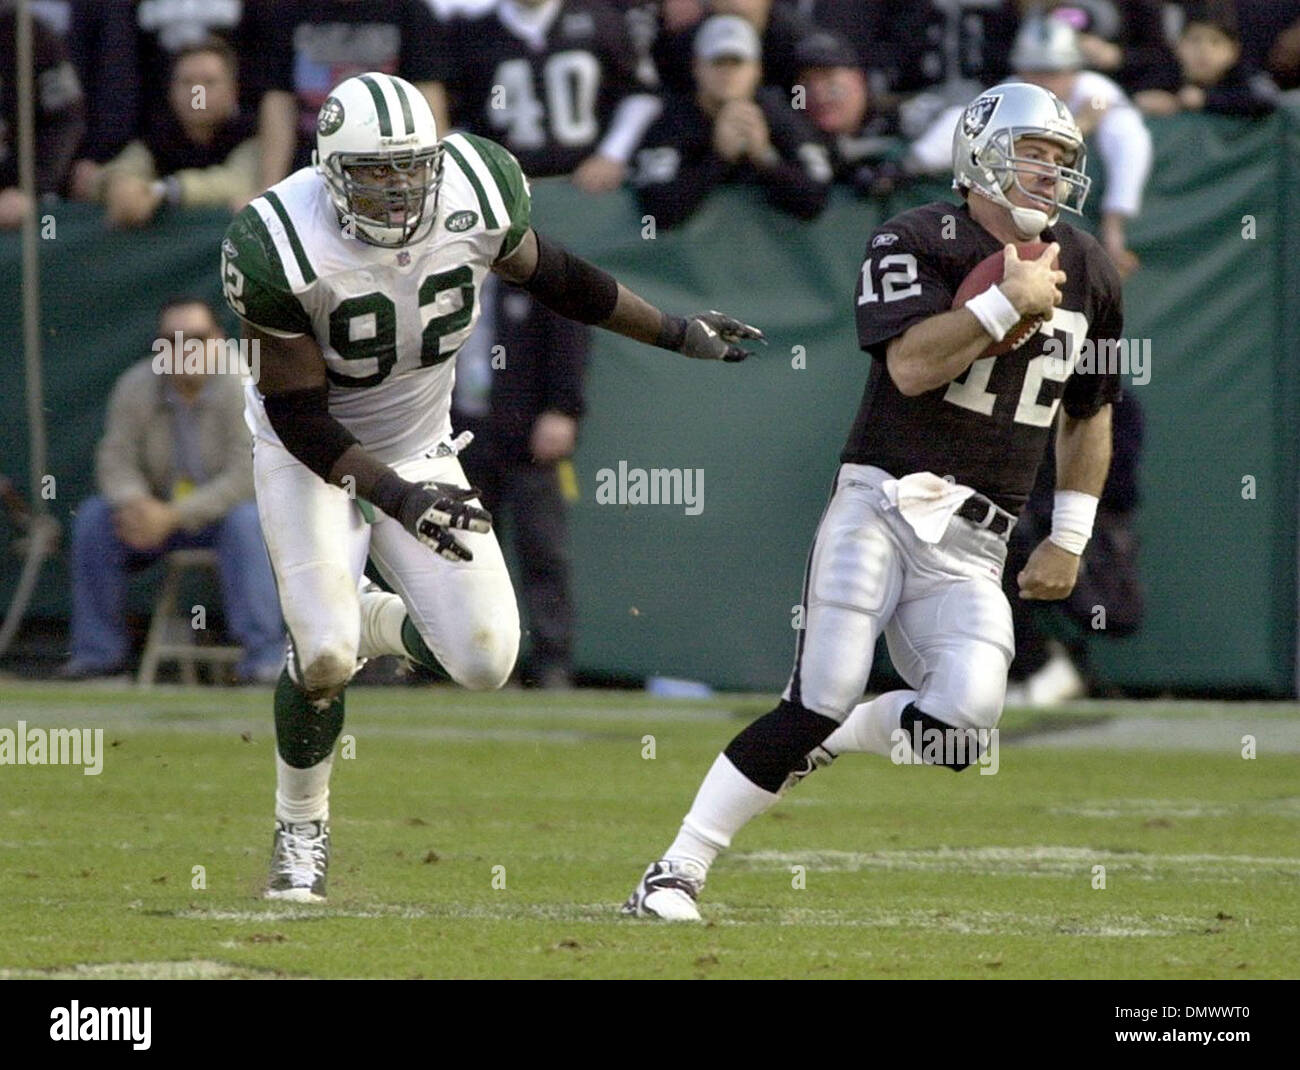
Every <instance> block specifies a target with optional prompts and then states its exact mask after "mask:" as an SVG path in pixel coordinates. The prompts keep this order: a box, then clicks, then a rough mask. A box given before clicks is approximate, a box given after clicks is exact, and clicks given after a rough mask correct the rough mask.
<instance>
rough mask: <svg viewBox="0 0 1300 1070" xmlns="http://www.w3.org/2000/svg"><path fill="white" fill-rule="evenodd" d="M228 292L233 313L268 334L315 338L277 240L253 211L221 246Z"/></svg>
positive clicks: (230, 230) (246, 212)
mask: <svg viewBox="0 0 1300 1070" xmlns="http://www.w3.org/2000/svg"><path fill="white" fill-rule="evenodd" d="M221 276H222V290H223V293H224V296H225V298H226V303H227V304H228V305H229V306H230V308H231V310H232V311H233V312H234V313H235V314H236V315H237V316H239V317H240V319H243V320H246V321H247V322H248V323H251V324H253V326H255V327H260V328H262V329H263V330H265V331H267V332H268V333H272V334H275V333H282V334H291V335H294V334H310V333H311V330H312V323H311V317H310V316H309V315H308V314H307V310H306V309H305V308H303V306H302V302H301V301H299V300H298V298H297V297H296V296H295V295H294V293H293V288H292V286H291V285H290V283H289V280H288V278H287V277H286V275H285V271H284V265H283V264H282V263H281V260H280V254H279V251H278V250H277V249H276V246H275V240H274V238H272V236H271V232H270V230H268V229H267V226H266V223H265V222H264V221H263V220H262V217H261V216H260V215H259V214H258V212H257V209H256V207H255V206H253V205H249V206H248V207H246V208H245V209H244V210H243V211H242V212H240V213H239V215H237V216H236V217H235V218H234V220H233V221H232V222H231V224H230V226H229V227H228V228H227V230H226V237H225V240H224V241H223V242H222V243H221Z"/></svg>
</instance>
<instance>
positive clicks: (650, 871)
mask: <svg viewBox="0 0 1300 1070" xmlns="http://www.w3.org/2000/svg"><path fill="white" fill-rule="evenodd" d="M705 877H706V873H705V870H704V867H702V866H700V865H698V864H697V863H695V862H673V861H669V860H668V859H667V858H664V859H660V860H659V861H658V862H651V863H650V865H649V867H647V869H646V871H645V874H644V875H643V876H642V877H641V881H640V883H639V884H638V885H637V886H636V888H635V890H634V891H633V892H632V894H631V895H630V896H628V899H627V902H626V903H624V904H623V906H622V909H621V910H620V913H622V914H626V915H628V916H629V917H634V918H659V919H661V920H663V921H699V920H700V909H699V907H698V906H696V902H695V901H696V900H697V899H698V898H699V896H700V892H701V891H702V890H703V888H704V881H705Z"/></svg>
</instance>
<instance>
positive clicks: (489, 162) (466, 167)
mask: <svg viewBox="0 0 1300 1070" xmlns="http://www.w3.org/2000/svg"><path fill="white" fill-rule="evenodd" d="M442 145H443V148H444V149H445V150H446V154H447V156H448V157H450V158H451V162H452V164H453V165H454V166H455V167H456V168H457V169H458V170H459V171H460V172H461V173H462V174H463V175H464V176H465V178H466V180H467V181H468V182H469V184H470V186H471V187H472V188H473V190H474V195H475V197H476V198H477V200H478V208H479V212H480V213H481V215H482V217H483V225H484V227H485V228H486V229H487V230H489V231H502V232H504V237H503V240H502V243H501V249H500V251H499V252H498V254H497V258H498V259H500V258H501V257H506V256H509V255H510V254H511V253H513V252H514V251H515V247H516V246H518V244H519V243H520V242H521V241H523V237H524V235H525V234H526V233H527V232H528V227H529V222H530V218H531V213H532V191H531V190H530V189H529V187H528V179H527V178H526V177H524V172H523V170H522V168H520V166H519V161H518V160H516V159H515V158H514V156H513V155H511V153H510V152H509V151H508V150H506V149H504V148H502V147H501V146H500V145H498V144H497V143H496V142H495V141H489V140H488V139H487V138H485V137H479V136H477V135H476V134H448V135H447V136H446V137H445V138H443V139H442ZM444 166H445V164H444Z"/></svg>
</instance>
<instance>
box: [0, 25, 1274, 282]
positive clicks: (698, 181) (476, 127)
mask: <svg viewBox="0 0 1300 1070" xmlns="http://www.w3.org/2000/svg"><path fill="white" fill-rule="evenodd" d="M13 8H14V3H13V0H0V68H3V69H6V70H8V69H12V63H13V47H14V44H13V37H14V29H13V19H14V14H13ZM32 8H33V10H34V12H35V13H36V15H37V17H38V20H39V26H38V32H37V38H36V65H37V75H38V77H37V97H38V111H39V121H38V140H39V150H38V153H37V187H38V191H39V193H40V195H42V196H54V195H61V196H64V197H68V198H72V199H76V200H88V201H95V200H98V201H101V202H103V203H104V204H105V206H106V209H107V211H108V213H109V216H110V218H111V219H112V220H113V221H114V222H115V223H118V224H122V225H138V224H141V223H144V222H147V221H148V220H149V219H151V218H152V217H153V215H154V214H155V213H156V212H157V211H158V210H159V209H160V208H162V207H163V206H164V205H166V204H169V203H170V204H187V205H192V204H205V205H210V204H219V205H225V206H228V207H231V208H237V207H238V206H239V205H241V204H243V203H246V202H247V200H248V199H250V198H251V197H252V196H253V195H255V194H256V193H257V192H258V191H259V190H261V189H264V188H266V187H267V186H268V185H271V184H273V183H274V182H276V181H278V180H279V179H280V178H283V177H284V176H285V175H286V174H288V173H289V171H291V170H293V169H295V168H298V167H301V166H304V165H306V164H308V163H309V162H310V156H311V149H312V135H313V130H314V121H315V115H316V112H317V110H318V109H319V107H320V105H321V103H322V102H323V100H324V97H325V94H326V93H327V92H328V90H329V88H330V86H332V85H334V84H337V83H338V82H339V81H341V80H342V79H343V78H345V77H347V76H349V75H351V74H355V73H360V72H362V71H365V70H368V69H373V70H383V71H387V72H389V73H394V74H400V75H401V76H403V77H405V78H407V79H408V80H409V81H411V82H414V83H415V84H417V85H419V86H420V88H421V89H422V90H423V91H424V92H425V93H426V95H427V96H428V98H429V100H430V103H431V105H432V106H433V109H434V114H435V116H436V117H437V118H438V120H439V122H440V125H441V128H442V129H444V130H446V129H448V128H449V127H450V126H453V125H454V126H455V127H457V128H463V129H468V130H471V131H473V132H476V133H481V134H484V135H485V136H489V137H493V138H494V139H495V140H498V141H501V142H502V143H504V144H506V145H507V146H508V147H509V148H511V149H512V150H513V151H514V152H515V154H516V155H517V156H518V157H519V158H520V161H521V163H522V164H523V166H524V169H525V171H526V172H527V173H529V174H531V175H533V176H537V177H541V176H544V175H570V176H572V179H573V181H574V182H575V183H577V184H578V185H579V186H581V187H582V188H583V189H584V190H586V191H588V192H592V193H596V192H601V191H605V190H609V189H613V188H616V187H618V186H620V185H622V184H624V183H630V184H631V185H633V186H634V187H635V188H636V189H637V191H638V193H639V195H640V196H641V198H642V199H643V200H644V202H645V204H646V207H647V210H651V211H653V212H654V214H655V215H656V218H657V219H659V220H660V222H661V223H662V224H663V225H669V226H671V225H672V224H673V223H675V222H678V221H680V220H681V219H683V218H685V217H686V216H688V215H689V214H690V212H691V211H692V210H693V208H694V207H695V205H696V204H698V202H699V201H700V200H701V199H702V198H703V197H704V196H705V194H706V193H707V191H708V189H709V188H711V187H712V186H713V185H715V184H717V183H719V182H751V183H755V184H757V185H759V186H761V187H762V188H763V189H764V190H765V192H766V194H767V196H768V198H769V199H770V200H771V201H772V202H773V203H774V204H776V205H777V206H779V207H781V208H783V209H784V210H786V211H788V212H790V213H791V214H793V215H795V216H798V217H800V218H807V217H809V216H812V215H815V214H816V213H817V212H818V211H819V209H820V207H821V205H822V204H823V203H824V200H825V192H826V186H827V185H828V184H829V183H831V182H841V183H845V184H848V185H851V186H853V187H854V188H856V189H859V190H861V191H864V192H880V191H885V190H888V189H891V188H893V186H894V185H896V184H897V183H898V182H900V181H904V180H906V178H907V177H908V176H910V175H912V174H917V173H926V172H940V171H942V170H943V169H944V168H945V167H946V161H945V160H943V155H944V152H945V151H946V148H945V146H946V141H947V135H949V134H950V133H951V130H950V129H949V126H950V122H949V120H950V114H951V113H950V109H951V108H952V107H953V106H955V105H959V104H961V103H964V102H966V101H969V100H970V99H971V97H972V96H973V95H975V93H977V92H978V91H979V90H980V89H982V88H984V87H986V86H988V85H991V84H993V83H996V82H998V81H1001V80H1004V79H1006V78H1008V77H1017V76H1019V77H1027V78H1031V79H1033V80H1037V81H1040V82H1041V83H1043V84H1047V85H1049V86H1050V87H1052V88H1055V89H1057V90H1058V92H1059V91H1064V92H1065V93H1066V94H1067V95H1068V96H1070V97H1071V98H1072V100H1073V103H1074V104H1075V106H1076V109H1077V110H1078V112H1079V118H1080V121H1081V123H1082V124H1083V125H1084V126H1085V128H1086V129H1088V130H1092V129H1093V128H1095V127H1096V126H1098V125H1099V124H1100V123H1101V122H1103V121H1104V120H1105V118H1106V116H1107V114H1108V113H1110V112H1116V113H1119V112H1124V111H1126V110H1128V109H1130V108H1131V109H1133V111H1132V114H1133V115H1137V114H1139V113H1144V114H1146V115H1168V114H1172V113H1174V112H1178V111H1202V110H1203V111H1207V112H1216V113H1221V114H1228V115H1243V116H1258V115H1263V114H1266V113H1267V112H1268V111H1270V110H1271V109H1272V107H1273V105H1274V102H1275V100H1276V98H1277V96H1278V94H1279V92H1280V91H1284V90H1287V89H1293V88H1295V87H1296V86H1297V85H1300V0H1194V2H1187V3H1166V2H1161V0H1076V2H1073V3H1054V2H1050V0H1001V2H998V0H35V2H33V3H32ZM14 96H15V94H14V88H13V82H12V80H8V79H5V80H0V98H3V99H2V100H0V227H3V226H11V227H12V226H15V225H16V224H17V221H18V220H19V219H21V215H22V212H21V207H22V200H21V197H22V195H21V194H20V193H19V192H18V190H17V189H16V186H17V184H18V183H17V170H16V151H15V145H14V142H15V129H16V123H15V100H14ZM936 124H937V126H936ZM1123 207H1124V211H1126V212H1128V211H1130V210H1131V209H1132V208H1133V205H1132V203H1131V198H1130V203H1129V204H1126V205H1124V206H1123ZM1112 252H1118V247H1116V248H1114V249H1112ZM1120 262H1121V263H1122V262H1123V260H1122V258H1120Z"/></svg>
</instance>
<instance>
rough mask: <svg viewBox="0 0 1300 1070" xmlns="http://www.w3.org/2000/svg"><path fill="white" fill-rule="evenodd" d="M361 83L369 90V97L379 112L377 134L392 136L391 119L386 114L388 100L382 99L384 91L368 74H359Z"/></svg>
mask: <svg viewBox="0 0 1300 1070" xmlns="http://www.w3.org/2000/svg"><path fill="white" fill-rule="evenodd" d="M361 82H362V84H363V85H364V86H365V87H366V88H367V89H369V90H370V97H371V99H372V100H373V101H374V102H375V111H376V112H378V113H379V134H380V136H381V137H392V136H393V120H392V118H391V117H390V116H389V114H388V101H386V100H385V99H384V91H383V90H382V89H381V88H380V87H379V83H378V82H376V81H375V80H374V79H373V78H371V77H370V75H368V74H363V75H362V76H361Z"/></svg>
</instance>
